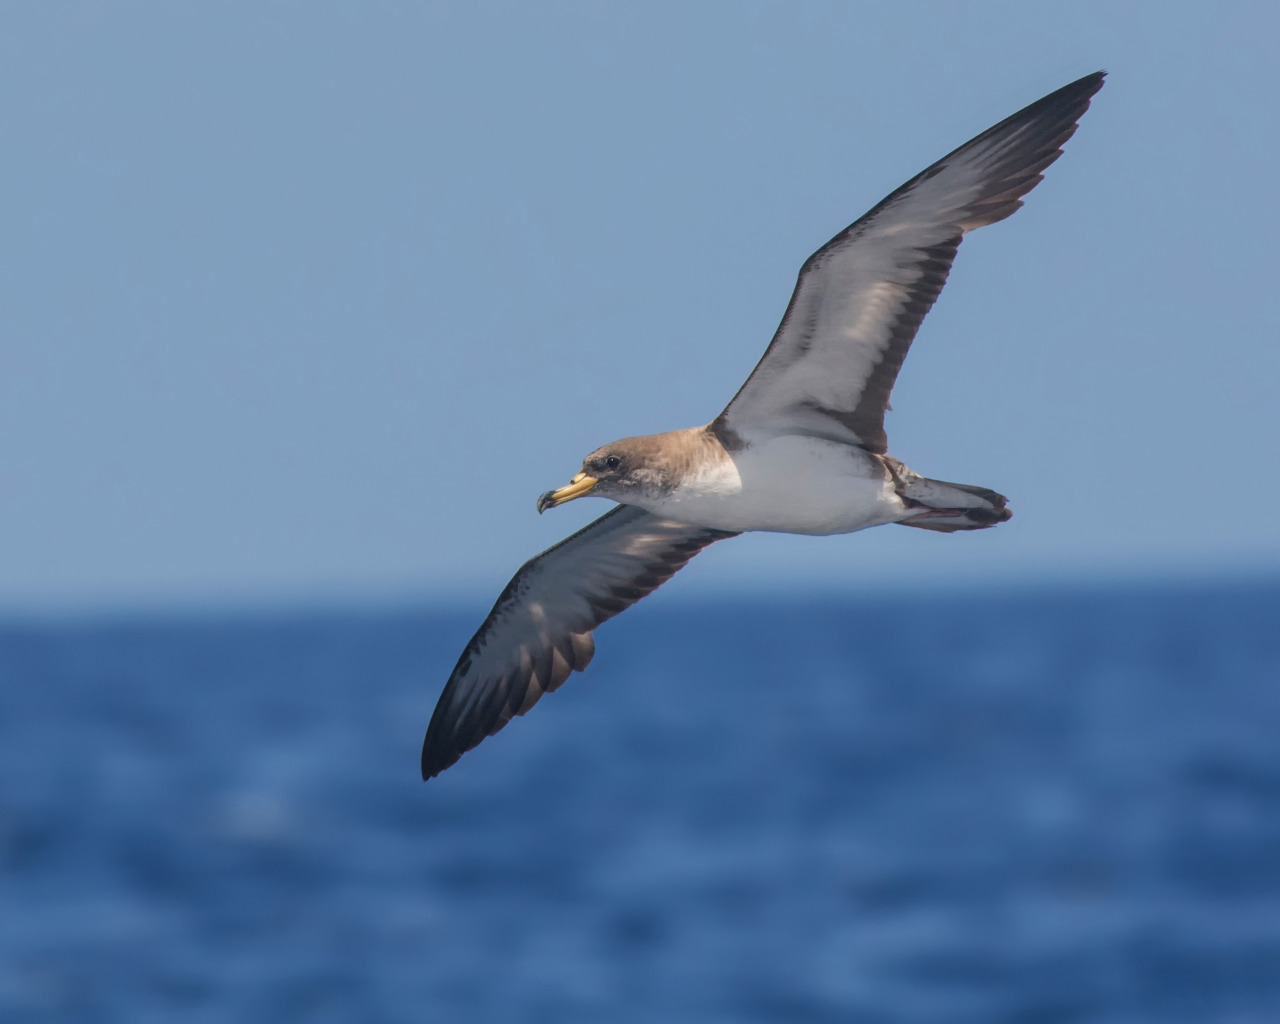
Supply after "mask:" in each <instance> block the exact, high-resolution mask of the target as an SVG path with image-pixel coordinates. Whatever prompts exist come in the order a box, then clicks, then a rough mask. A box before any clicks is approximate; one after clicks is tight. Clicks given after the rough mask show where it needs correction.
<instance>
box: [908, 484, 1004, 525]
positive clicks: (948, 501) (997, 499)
mask: <svg viewBox="0 0 1280 1024" xmlns="http://www.w3.org/2000/svg"><path fill="white" fill-rule="evenodd" d="M898 496H899V497H900V498H902V501H903V504H905V505H906V506H907V508H908V510H909V512H908V515H907V518H905V519H901V520H899V525H901V526H914V527H916V528H917V529H921V530H937V531H938V532H940V533H954V532H955V531H956V530H985V529H987V528H988V527H991V526H997V525H999V524H1000V523H1003V522H1006V521H1007V520H1008V519H1010V518H1011V517H1012V516H1013V510H1012V509H1010V508H1009V507H1008V499H1007V498H1006V497H1005V496H1004V495H1003V494H997V493H996V492H995V491H993V490H991V489H990V488H988V487H976V486H974V485H973V484H953V483H949V482H948V481H946V480H930V479H929V478H928V477H923V476H916V475H915V474H914V473H911V474H910V476H905V475H904V476H900V477H899V479H898Z"/></svg>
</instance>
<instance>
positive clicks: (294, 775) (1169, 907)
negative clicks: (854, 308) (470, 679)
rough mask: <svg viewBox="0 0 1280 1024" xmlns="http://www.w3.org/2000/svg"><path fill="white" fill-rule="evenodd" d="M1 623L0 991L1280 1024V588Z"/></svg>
mask: <svg viewBox="0 0 1280 1024" xmlns="http://www.w3.org/2000/svg"><path fill="white" fill-rule="evenodd" d="M482 613H483V609H478V608H477V609H467V610H464V611H458V612H456V613H455V612H450V613H441V612H429V611H405V610H400V611H389V612H387V613H386V614H372V613H369V612H362V613H352V614H346V615H344V614H338V613H332V614H323V615H319V614H312V615H304V614H298V615H292V616H291V615H287V614H274V615H258V616H251V615H245V616H243V617H235V616H226V617H222V618H220V619H199V618H191V619H181V618H168V619H163V620H155V621H147V620H144V619H137V620H119V621H100V622H92V621H89V622H62V623H58V622H46V623H18V622H14V623H11V624H9V625H7V626H2V627H0V870H2V875H0V1021H3V1022H6V1024H7V1022H10V1021H14V1022H17V1021H22V1022H27V1021H37V1022H39V1021H89V1022H99V1021H101V1022H115V1021H122V1022H124V1021H127V1022H130V1024H141V1022H153V1021H154V1022H166V1024H172V1022H210V1024H212V1022H226V1021H236V1022H263V1024H268V1022H270V1024H285V1022H293V1021H307V1022H311V1021H316V1022H335V1024H336V1022H353V1021H359V1022H374V1024H377V1022H402V1021H403V1022H410V1021H412V1022H434V1021H442V1022H451V1024H454V1022H456V1024H467V1022H482V1021H483V1022H490V1021H494V1022H496V1021H502V1022H548V1024H551V1022H555V1024H575V1022H588V1021H589V1022H600V1021H608V1022H619V1024H629V1022H639V1021H681V1022H694V1024H702V1022H706V1024H712V1022H715V1024H728V1022H836V1021H838V1022H859V1024H863V1022H866V1024H882V1022H883V1024H889V1022H926V1024H928V1022H948V1024H950V1022H963V1024H969V1022H972V1024H979V1022H981V1024H992V1022H996V1024H1006V1022H1007V1024H1069V1022H1090V1024H1146V1022H1150V1024H1177V1022H1184V1021H1186V1022H1190V1021H1195V1022H1206V1024H1209V1022H1212V1024H1275V1022H1277V1021H1280V584H1276V585H1261V584H1250V585H1243V584H1242V585H1239V586H1227V585H1222V586H1208V585H1205V586H1201V587H1198V588H1197V587H1190V588H1171V587H1156V586H1147V587H1141V586H1133V587H1130V588H1120V589H1112V590H1104V589H1098V590H1089V589H1087V588H1080V589H1075V590H1072V591H1063V592H1060V593H1053V592H1048V591H1042V592H1030V591H1026V592H997V593H991V592H984V591H972V592H956V593H950V594H946V595H938V596H932V597H918V598H913V597H910V596H906V595H904V596H899V597H895V598H893V599H892V600H890V601H889V602H888V603H886V604H873V603H870V602H868V601H865V600H859V599H856V598H853V597H850V598H848V599H844V600H835V601H823V602H818V601H813V602H809V603H804V602H798V601H783V600H775V601H770V600H768V599H765V598H759V599H755V600H747V599H745V598H744V599H742V600H740V601H737V602H733V603H716V604H707V605H705V606H700V605H685V606H678V605H675V604H671V603H667V604H661V603H660V604H658V605H657V606H654V607H649V608H646V607H644V606H643V605H642V606H640V607H638V608H637V609H634V610H633V611H631V612H629V613H628V614H627V615H625V616H623V617H622V618H620V619H618V620H617V621H615V622H613V623H610V624H608V625H606V626H605V627H603V628H602V630H601V631H600V633H599V634H598V639H599V641H600V643H599V648H600V653H599V654H598V656H597V658H596V661H595V663H594V664H593V666H592V667H591V669H590V671H589V673H588V674H587V675H586V676H585V677H583V676H576V677H574V679H573V680H571V682H570V683H568V684H567V685H566V686H565V687H564V688H563V689H562V690H561V691H560V692H558V693H556V694H553V695H551V696H549V697H547V698H546V699H544V701H543V702H542V703H541V704H540V705H539V706H538V707H537V708H535V709H534V710H533V711H532V712H531V713H530V714H529V716H528V717H526V718H524V719H522V720H518V721H516V722H514V723H513V724H512V725H511V726H509V727H508V728H507V730H506V731H504V732H503V733H501V734H500V735H498V736H496V737H494V738H492V739H490V740H488V741H487V742H486V743H484V744H483V745H482V746H481V747H480V748H478V749H477V750H475V751H472V752H471V753H470V754H468V755H467V756H466V757H464V758H463V760H462V761H461V762H460V763H459V764H458V765H457V766H456V767H455V768H453V769H451V770H450V771H449V772H447V773H446V774H445V775H444V776H442V777H441V778H439V779H436V780H434V781H433V782H431V783H429V784H424V783H422V782H421V781H419V780H418V778H417V763H416V762H417V755H418V744H419V742H420V740H421V734H422V730H423V727H424V726H425V724H426V721H427V718H428V716H429V714H430V712H431V709H432V706H433V705H434V702H435V698H436V696H437V695H438V693H439V689H440V687H441V685H442V684H443V682H444V679H445V677H446V676H447V674H448V670H449V668H450V667H451V666H452V663H453V660H454V658H455V657H456V655H457V653H458V651H459V650H460V648H461V646H462V645H463V643H464V642H465V641H466V639H467V637H468V636H469V635H470V632H471V630H472V629H473V628H474V627H475V625H476V624H477V622H478V620H479V617H480V615H482Z"/></svg>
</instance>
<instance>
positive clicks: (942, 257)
mask: <svg viewBox="0 0 1280 1024" xmlns="http://www.w3.org/2000/svg"><path fill="white" fill-rule="evenodd" d="M1103 77H1104V73H1103V72H1096V73H1095V74H1092V75H1087V76H1086V77H1084V78H1081V79H1080V80H1079V81H1076V82H1072V83H1071V84H1070V85H1068V86H1064V87H1063V88H1061V89H1059V90H1058V91H1057V92H1053V93H1050V94H1049V95H1048V96H1046V97H1044V98H1043V99H1041V100H1038V101H1036V102H1035V103H1032V104H1031V105H1030V106H1028V107H1026V108H1024V109H1023V110H1020V111H1018V112H1017V113H1016V114H1014V115H1013V116H1012V117H1009V118H1006V119H1005V120H1004V121H1001V122H1000V123H999V124H997V125H996V126H995V127H993V128H989V129H988V130H987V131H985V132H983V133H982V134H981V135H979V136H977V137H976V138H974V139H972V140H970V141H969V142H967V143H965V144H964V145H963V146H961V147H960V148H959V149H957V150H955V151H953V152H952V153H950V154H948V155H947V156H945V157H943V158H942V159H941V160H939V161H938V162H937V163H935V164H933V165H932V166H931V167H929V168H928V169H927V170H925V171H923V172H921V173H920V174H918V175H916V177H914V178H912V179H911V180H910V181H908V182H907V183H906V184H905V185H903V186H902V187H901V188H899V189H897V190H896V191H895V192H893V193H891V194H890V195H888V196H887V197H885V199H883V200H882V201H881V202H880V203H878V204H877V205H876V206H875V207H874V208H873V209H872V210H871V211H870V212H868V213H867V214H866V215H864V216H863V217H862V218H861V219H859V220H858V221H856V222H855V223H854V224H852V225H851V226H850V227H848V228H846V229H845V230H844V231H842V232H840V234H838V235H836V237H835V238H833V239H832V240H831V241H830V242H828V243H827V244H826V245H824V246H823V247H822V248H821V249H819V250H818V251H817V252H815V253H814V254H813V255H812V256H810V257H809V259H808V260H806V261H805V264H804V266H803V267H802V268H801V270H800V277H799V280H798V281H797V283H796V288H795V292H794V293H793V294H792V296H791V302H790V303H789V305H788V306H787V311H786V314H785V315H784V316H783V319H782V324H781V325H780V326H779V328H778V331H777V333H776V334H775V335H774V337H773V341H772V342H771V343H770V345H769V348H768V349H767V350H766V351H765V354H764V356H763V358H762V359H761V360H760V362H759V363H758V364H757V366H756V368H755V369H754V370H753V371H752V373H751V376H750V377H748V378H747V381H746V383H745V384H743V386H742V388H741V389H740V390H739V391H738V393H737V395H735V396H734V398H733V400H732V401H731V402H730V403H729V405H728V406H727V407H726V408H725V410H724V412H722V413H721V414H720V415H719V417H717V419H716V421H715V422H714V423H713V424H712V428H713V429H714V430H715V431H716V432H717V434H718V435H719V436H720V438H721V440H722V441H724V442H725V444H726V446H728V447H731V448H732V447H735V446H740V445H741V444H742V443H744V441H746V442H748V443H749V441H750V439H751V437H752V436H753V435H755V436H760V435H773V436H776V435H777V434H785V433H801V434H810V435H815V436H819V437H828V438H831V439H832V440H837V441H844V442H846V443H849V444H857V445H861V446H862V447H864V448H867V449H869V450H871V451H873V452H876V453H884V452H885V451H886V450H887V447H888V442H887V438H886V437H885V432H884V413H885V410H886V409H887V408H888V404H889V393H890V392H891V391H892V390H893V385H894V381H895V380H896V379H897V376H898V370H899V369H901V367H902V361H903V360H904V359H905V358H906V355H907V350H908V349H909V348H910V346H911V341H912V339H913V338H914V337H915V335H916V331H917V330H918V329H919V327H920V323H921V321H922V320H923V319H924V317H925V314H927V313H928V312H929V310H930V308H931V307H932V306H933V303H934V301H935V300H936V299H937V297H938V293H939V292H940V291H942V286H943V285H944V284H945V283H946V280H947V275H948V273H950V270H951V264H952V262H953V261H954V260H955V256H956V250H957V248H958V247H959V245H960V240H961V238H962V236H963V235H964V233H965V232H967V231H972V230H973V229H974V228H978V227H982V226H983V225H986V224H991V223H994V222H995V221H998V220H1003V219H1004V218H1005V217H1008V216H1009V215H1010V214H1012V213H1013V212H1014V211H1015V210H1017V209H1018V207H1019V206H1021V205H1022V201H1021V198H1020V197H1021V196H1024V195H1026V193H1028V192H1029V191H1031V189H1033V188H1034V187H1035V186H1036V184H1037V183H1038V182H1039V181H1040V180H1041V178H1042V177H1043V174H1042V172H1043V171H1044V169H1045V168H1046V167H1048V166H1049V165H1050V164H1051V163H1053V162H1054V161H1055V160H1056V159H1057V158H1058V157H1059V156H1061V155H1062V146H1063V144H1064V143H1065V142H1066V141H1067V139H1069V138H1070V137H1071V135H1072V134H1073V133H1074V132H1075V130H1076V122H1077V121H1078V120H1079V119H1080V117H1081V115H1083V114H1084V112H1085V111H1086V110H1088V108H1089V99H1090V97H1092V96H1093V95H1094V94H1095V93H1096V92H1097V91H1098V90H1099V89H1101V88H1102V82H1103Z"/></svg>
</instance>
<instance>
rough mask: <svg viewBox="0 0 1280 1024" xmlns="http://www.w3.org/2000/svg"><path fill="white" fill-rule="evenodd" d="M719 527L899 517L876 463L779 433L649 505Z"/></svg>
mask: <svg viewBox="0 0 1280 1024" xmlns="http://www.w3.org/2000/svg"><path fill="white" fill-rule="evenodd" d="M649 510H650V511H651V512H655V513H657V514H659V515H664V516H669V517H670V518H673V519H679V520H682V521H684V522H689V523H697V524H699V525H701V526H709V527H712V528H714V529H719V530H734V531H739V532H745V531H748V530H764V531H770V532H775V533H807V534H831V533H852V532H854V531H855V530H863V529H866V528H867V527H869V526H879V525H881V524H882V523H890V522H893V521H895V520H897V519H900V518H901V517H902V514H903V511H904V509H903V505H902V502H901V500H900V499H899V498H898V496H897V493H896V492H895V490H894V487H893V483H892V481H891V480H889V479H887V478H886V474H885V472H884V470H883V467H882V466H881V465H880V463H879V461H878V460H876V459H874V458H873V457H872V456H871V455H869V454H868V453H867V452H865V451H863V450H861V449H859V448H852V447H850V446H848V445H844V444H837V443H834V442H830V441H824V440H819V439H816V438H804V437H787V438H779V439H776V440H773V441H769V442H767V443H765V444H761V445H753V446H752V447H750V448H748V449H746V450H745V451H742V452H738V453H736V454H735V455H734V456H733V459H732V461H731V462H726V463H725V464H723V465H722V466H720V467H717V469H716V470H715V471H714V472H712V473H708V474H706V475H705V476H704V477H702V478H697V479H694V480H690V481H686V482H685V483H684V484H682V485H681V486H680V487H678V488H677V489H676V490H674V491H673V492H671V493H670V494H669V495H667V496H666V497H665V498H663V499H662V500H660V501H659V502H656V503H655V504H654V507H651V508H650V509H649Z"/></svg>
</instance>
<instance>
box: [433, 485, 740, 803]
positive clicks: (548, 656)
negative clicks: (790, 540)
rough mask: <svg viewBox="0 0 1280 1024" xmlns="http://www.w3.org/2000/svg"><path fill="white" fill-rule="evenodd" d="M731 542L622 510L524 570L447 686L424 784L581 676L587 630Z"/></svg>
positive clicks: (590, 650) (591, 647) (588, 652)
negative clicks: (711, 547)
mask: <svg viewBox="0 0 1280 1024" xmlns="http://www.w3.org/2000/svg"><path fill="white" fill-rule="evenodd" d="M732 536H734V534H732V533H726V532H724V531H722V530H710V529H707V528H706V527H702V526H690V525H689V524H687V523H677V522H675V521H673V520H669V519H661V518H659V517H657V516H654V515H651V514H650V513H648V512H646V511H644V510H643V509H641V508H637V507H635V506H632V505H620V506H618V507H617V508H615V509H613V511H611V512H608V513H606V514H605V515H603V516H601V517H600V518H599V519H597V520H596V521H595V522H594V523H591V524H590V525H589V526H587V527H586V528H584V529H582V530H579V531H578V532H577V533H575V534H574V535H573V536H571V537H569V538H567V539H565V540H563V541H561V542H560V543H559V544H557V545H556V546H555V547H552V548H548V549H547V550H546V551H544V552H543V553H542V554H540V555H538V556H537V557H536V558H533V559H531V560H530V561H528V562H526V563H525V565H524V566H523V567H522V568H521V569H520V571H519V572H517V573H516V574H515V576H514V577H513V578H512V580H511V582H510V583H508V584H507V586H506V589H505V590H503V592H502V594H501V595H500V596H499V598H498V600H497V603H496V604H494V606H493V610H492V611H491V612H489V617H488V618H487V619H485V621H484V624H483V625H482V626H481V627H480V629H479V630H478V631H477V632H476V635H475V636H473V637H472V638H471V642H470V643H469V644H467V647H466V650H464V651H463V652H462V657H460V658H459V659H458V664H457V665H456V666H455V668H454V670H453V673H452V675H450V676H449V682H448V683H447V684H446V685H445V688H444V693H442V694H441V695H440V700H439V703H437V704H436V710H435V713H434V714H433V715H432V716H431V724H430V725H429V726H428V727H427V736H426V739H425V740H424V742H423V745H422V777H423V778H424V779H429V778H431V777H432V776H433V775H438V774H439V773H440V772H442V771H444V770H445V769H446V768H448V767H449V766H450V765H451V764H453V763H454V762H455V761H457V760H458V758H459V757H461V756H462V755H463V754H464V753H466V752H467V751H468V750H470V749H471V748H472V747H474V746H475V745H476V744H477V743H479V742H480V741H481V740H483V739H484V738H485V737H486V736H492V735H493V734H494V733H495V732H497V731H498V730H499V729H501V728H502V727H503V726H504V725H506V724H507V722H509V721H510V720H511V718H512V717H513V716H515V715H523V714H524V713H525V712H526V711H528V710H529V709H530V708H531V707H533V705H534V704H536V703H537V701H538V698H539V697H541V696H542V695H543V694H544V693H549V692H550V691H552V690H554V689H556V688H557V687H558V686H560V684H561V683H563V682H564V681H565V680H566V679H567V678H568V677H569V675H570V674H571V673H573V672H575V671H576V672H581V671H582V670H583V669H584V668H586V667H587V664H588V662H590V661H591V657H592V655H593V654H594V653H595V641H594V640H593V638H592V636H591V631H592V630H593V629H595V628H596V627H597V626H598V625H600V623H602V622H604V621H605V620H607V619H610V618H612V617H613V616H615V615H617V614H618V613H619V612H620V611H623V610H624V609H626V608H628V607H630V606H631V605H632V604H634V603H635V602H636V601H639V600H640V599H641V598H642V597H644V596H646V595H647V594H650V593H652V592H653V591H654V590H656V589H657V588H658V587H660V586H661V585H662V584H663V583H665V582H666V581H667V580H668V579H670V578H671V576H672V575H674V574H675V572H676V571H677V570H678V569H680V568H681V567H682V566H684V565H685V563H687V562H688V561H689V559H691V558H692V557H693V556H694V555H696V554H697V553H698V552H699V551H701V550H702V549H703V548H704V547H706V546H707V545H708V544H711V543H712V542H713V541H717V540H723V539H724V538H726V537H732Z"/></svg>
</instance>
